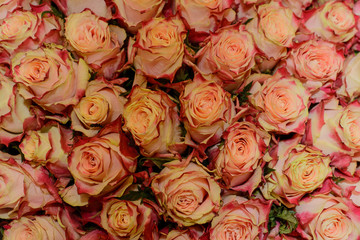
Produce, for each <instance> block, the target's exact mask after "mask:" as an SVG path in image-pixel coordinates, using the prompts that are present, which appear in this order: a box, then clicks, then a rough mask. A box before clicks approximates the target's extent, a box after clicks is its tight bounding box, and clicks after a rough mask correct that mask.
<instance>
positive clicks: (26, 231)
mask: <svg viewBox="0 0 360 240" xmlns="http://www.w3.org/2000/svg"><path fill="white" fill-rule="evenodd" d="M36 239H43V240H65V239H67V237H66V233H65V229H63V228H62V227H61V226H60V224H59V223H58V222H56V221H55V220H53V219H52V218H51V217H50V216H30V217H22V218H20V219H19V220H14V221H12V222H11V223H10V224H9V228H7V229H6V230H5V231H4V240H36Z"/></svg>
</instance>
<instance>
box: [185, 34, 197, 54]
mask: <svg viewBox="0 0 360 240" xmlns="http://www.w3.org/2000/svg"><path fill="white" fill-rule="evenodd" d="M184 43H185V44H186V46H188V47H189V48H191V49H192V50H194V52H195V53H197V52H198V51H199V50H200V49H201V47H200V46H196V45H193V44H192V43H191V42H190V41H189V32H187V34H186V38H185V40H184Z"/></svg>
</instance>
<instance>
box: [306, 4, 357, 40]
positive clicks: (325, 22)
mask: <svg viewBox="0 0 360 240" xmlns="http://www.w3.org/2000/svg"><path fill="white" fill-rule="evenodd" d="M305 26H306V28H308V29H309V30H310V31H311V32H314V33H315V34H317V35H318V36H320V37H322V38H323V39H325V40H328V41H332V42H347V41H349V40H350V39H351V38H352V37H354V36H355V34H356V32H357V29H356V20H355V16H354V14H353V11H352V9H351V8H350V6H348V5H347V4H346V3H345V2H341V1H335V0H334V1H328V2H326V3H325V4H324V5H322V6H321V7H320V8H318V9H317V10H316V11H315V12H314V13H313V15H312V16H311V17H310V18H309V19H308V20H307V21H306V22H305Z"/></svg>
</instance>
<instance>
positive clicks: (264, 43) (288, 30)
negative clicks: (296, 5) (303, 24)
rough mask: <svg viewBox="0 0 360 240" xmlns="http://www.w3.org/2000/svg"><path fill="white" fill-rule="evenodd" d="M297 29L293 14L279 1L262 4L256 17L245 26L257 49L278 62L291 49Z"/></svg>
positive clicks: (297, 24)
mask: <svg viewBox="0 0 360 240" xmlns="http://www.w3.org/2000/svg"><path fill="white" fill-rule="evenodd" d="M298 27H299V23H298V20H297V19H296V17H295V16H294V14H293V12H292V11H291V10H290V9H289V8H286V7H283V6H282V4H281V3H280V2H279V1H271V2H270V3H268V4H262V5H260V6H259V7H258V9H257V16H255V18H254V19H252V20H251V21H250V22H249V23H248V24H246V30H248V31H249V32H250V33H251V34H252V36H253V37H254V40H255V43H256V46H257V48H258V49H259V50H260V51H261V52H263V53H264V54H265V56H266V57H267V58H268V59H270V58H272V59H274V60H278V59H280V58H283V57H285V56H286V54H287V48H288V47H292V45H293V39H294V37H295V33H296V31H297V29H298Z"/></svg>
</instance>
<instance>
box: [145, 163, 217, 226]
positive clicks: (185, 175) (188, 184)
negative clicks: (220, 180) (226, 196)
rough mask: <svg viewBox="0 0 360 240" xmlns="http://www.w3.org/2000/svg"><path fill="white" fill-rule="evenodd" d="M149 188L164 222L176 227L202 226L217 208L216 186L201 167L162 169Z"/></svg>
mask: <svg viewBox="0 0 360 240" xmlns="http://www.w3.org/2000/svg"><path fill="white" fill-rule="evenodd" d="M151 188H152V190H153V192H154V194H155V196H156V198H157V200H158V203H159V205H160V207H161V208H163V209H164V211H165V213H164V216H165V218H170V219H171V221H173V222H176V223H177V224H179V225H180V226H192V225H194V224H204V223H207V222H209V221H211V219H212V218H213V217H214V216H215V213H216V212H217V211H218V209H219V207H220V191H221V188H220V186H219V185H218V184H217V183H216V182H215V180H214V179H213V178H212V177H211V176H210V174H209V173H207V172H206V171H205V170H204V169H203V168H202V167H201V166H199V165H197V164H195V163H189V165H188V166H187V167H185V168H177V167H175V168H170V167H165V168H164V169H163V170H162V171H161V172H160V173H159V174H157V175H155V177H154V178H153V180H152V183H151Z"/></svg>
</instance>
